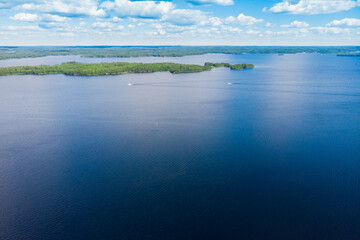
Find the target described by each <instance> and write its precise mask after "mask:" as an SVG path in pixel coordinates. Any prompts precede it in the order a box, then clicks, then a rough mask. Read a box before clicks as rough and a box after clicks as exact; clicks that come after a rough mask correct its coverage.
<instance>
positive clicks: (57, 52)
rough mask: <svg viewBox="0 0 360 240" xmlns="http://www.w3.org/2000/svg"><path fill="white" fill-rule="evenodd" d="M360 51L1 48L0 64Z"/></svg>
mask: <svg viewBox="0 0 360 240" xmlns="http://www.w3.org/2000/svg"><path fill="white" fill-rule="evenodd" d="M357 51H360V47H357V46H344V47H339V46H337V47H288V46H287V47H279V46H273V47H271V46H87V47H81V46H69V47H6V46H3V47H0V60H4V59H15V58H35V57H45V56H68V55H73V56H81V57H94V58H95V57H98V58H100V57H103V58H104V57H183V56H189V55H203V54H208V53H215V54H219V53H221V54H250V53H251V54H295V53H321V54H325V53H333V54H348V53H351V52H357Z"/></svg>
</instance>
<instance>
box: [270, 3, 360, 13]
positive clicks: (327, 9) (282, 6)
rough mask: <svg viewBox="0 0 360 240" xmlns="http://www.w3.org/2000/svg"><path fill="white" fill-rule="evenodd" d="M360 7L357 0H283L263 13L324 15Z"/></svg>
mask: <svg viewBox="0 0 360 240" xmlns="http://www.w3.org/2000/svg"><path fill="white" fill-rule="evenodd" d="M359 5H360V1H359V0H357V1H356V0H297V1H294V0H283V1H282V2H280V3H277V4H275V5H274V6H273V7H271V8H270V9H267V8H264V9H263V11H269V12H273V13H290V14H324V13H335V12H341V11H346V10H350V9H352V8H354V7H356V6H359Z"/></svg>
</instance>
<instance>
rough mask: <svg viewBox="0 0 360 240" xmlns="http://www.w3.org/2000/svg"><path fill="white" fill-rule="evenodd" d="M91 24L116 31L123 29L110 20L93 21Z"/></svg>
mask: <svg viewBox="0 0 360 240" xmlns="http://www.w3.org/2000/svg"><path fill="white" fill-rule="evenodd" d="M91 26H92V27H94V28H100V29H104V30H106V31H116V30H118V31H122V30H124V26H119V25H116V24H114V23H112V22H95V23H93V24H92V25H91Z"/></svg>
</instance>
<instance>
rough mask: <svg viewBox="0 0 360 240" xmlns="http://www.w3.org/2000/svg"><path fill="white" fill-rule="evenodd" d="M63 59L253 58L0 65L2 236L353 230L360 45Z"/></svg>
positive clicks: (273, 234)
mask: <svg viewBox="0 0 360 240" xmlns="http://www.w3.org/2000/svg"><path fill="white" fill-rule="evenodd" d="M66 61H82V62H105V61H139V62H155V61H156V62H165V61H166V62H180V63H197V64H203V63H204V62H206V61H210V62H230V63H243V62H245V63H253V64H255V65H256V68H255V69H252V70H239V71H237V70H229V69H225V68H219V69H214V70H212V71H209V72H201V73H189V74H170V73H165V72H162V73H149V74H127V75H120V76H96V77H78V76H64V75H47V76H3V77H0V239H4V240H8V239H121V240H133V239H136V240H137V239H139V240H140V239H141V240H153V239H154V240H162V239H164V240H176V239H181V240H187V239H196V240H197V239H231V240H232V239H234V240H235V239H236V240H238V239H247V240H251V239H256V240H258V239H259V240H263V239H277V240H281V239H284V240H288V239H299V240H307V239H316V240H319V239H320V240H322V239H324V240H332V239H341V240H342V239H344V240H345V239H347V240H358V239H360V65H359V64H357V63H358V62H360V59H359V58H355V57H354V58H351V57H349V58H346V57H336V56H335V55H320V54H296V55H284V56H279V55H252V54H249V55H222V54H219V55H216V54H207V55H203V56H187V57H182V58H151V57H149V58H130V59H126V58H121V59H97V58H80V57H76V56H73V57H46V58H37V59H17V60H6V61H0V66H15V65H38V64H58V63H61V62H66ZM128 83H132V85H131V86H129V85H128Z"/></svg>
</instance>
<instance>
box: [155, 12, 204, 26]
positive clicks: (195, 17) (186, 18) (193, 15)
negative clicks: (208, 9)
mask: <svg viewBox="0 0 360 240" xmlns="http://www.w3.org/2000/svg"><path fill="white" fill-rule="evenodd" d="M161 20H162V21H166V22H169V23H172V24H175V25H197V24H200V23H201V22H203V21H206V20H207V17H206V15H205V13H204V12H202V11H200V10H192V9H175V10H172V11H170V12H169V13H168V14H166V15H165V16H164V17H163V18H162V19H161Z"/></svg>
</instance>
